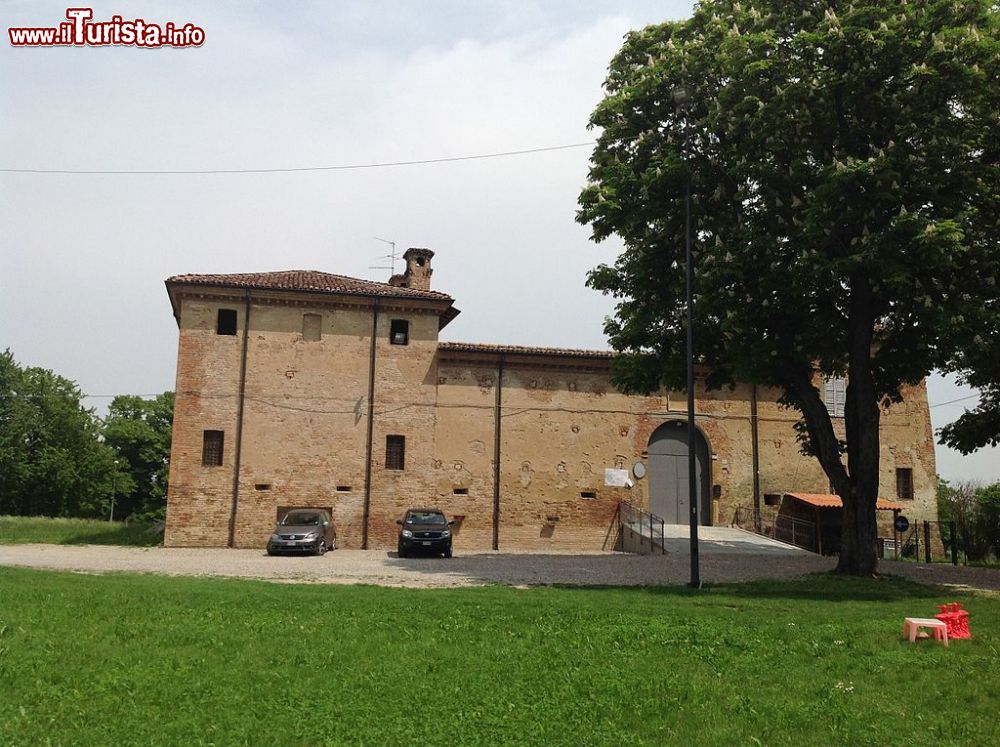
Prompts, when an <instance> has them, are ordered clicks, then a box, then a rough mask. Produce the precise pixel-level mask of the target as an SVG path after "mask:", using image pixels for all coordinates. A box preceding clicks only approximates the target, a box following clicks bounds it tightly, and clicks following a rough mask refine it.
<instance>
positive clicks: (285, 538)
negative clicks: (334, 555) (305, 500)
mask: <svg viewBox="0 0 1000 747" xmlns="http://www.w3.org/2000/svg"><path fill="white" fill-rule="evenodd" d="M336 549H337V533H336V531H335V530H334V528H333V522H332V521H330V514H329V513H328V512H327V511H324V510H323V509H320V508H295V509H292V510H291V511H289V512H288V513H287V514H285V515H284V516H283V517H282V519H281V521H279V522H278V524H277V526H276V527H275V528H274V533H273V534H272V535H271V539H269V540H268V541H267V554H268V555H277V554H278V553H283V552H296V553H299V552H309V553H313V554H314V555H322V554H323V553H325V552H326V551H327V550H336Z"/></svg>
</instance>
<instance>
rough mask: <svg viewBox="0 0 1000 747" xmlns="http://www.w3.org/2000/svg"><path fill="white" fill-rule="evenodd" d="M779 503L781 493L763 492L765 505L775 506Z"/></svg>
mask: <svg viewBox="0 0 1000 747" xmlns="http://www.w3.org/2000/svg"><path fill="white" fill-rule="evenodd" d="M780 503H781V493H764V505H765V506H777V505H778V504H780Z"/></svg>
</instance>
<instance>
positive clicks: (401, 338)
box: [389, 319, 410, 345]
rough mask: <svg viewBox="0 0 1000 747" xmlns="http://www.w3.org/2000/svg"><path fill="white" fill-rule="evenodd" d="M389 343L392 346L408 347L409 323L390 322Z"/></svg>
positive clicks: (403, 321)
mask: <svg viewBox="0 0 1000 747" xmlns="http://www.w3.org/2000/svg"><path fill="white" fill-rule="evenodd" d="M389 342H391V343H392V344H393V345H409V344H410V323H409V322H408V321H406V320H405V319H393V320H392V321H390V322H389Z"/></svg>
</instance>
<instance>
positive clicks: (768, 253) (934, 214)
mask: <svg viewBox="0 0 1000 747" xmlns="http://www.w3.org/2000/svg"><path fill="white" fill-rule="evenodd" d="M997 37H998V23H997V13H996V9H995V8H994V7H993V6H992V4H991V3H990V2H988V1H987V0H947V1H942V2H937V1H933V0H931V1H927V0H921V1H920V2H903V1H900V0H879V1H878V2H875V1H874V0H868V1H859V2H834V1H832V0H831V1H828V2H820V1H817V0H811V1H809V2H806V1H804V0H745V1H744V2H731V1H728V0H715V1H711V0H706V1H705V2H702V3H700V4H699V5H697V6H696V8H695V11H694V14H693V16H692V17H691V18H690V19H689V20H686V21H681V22H673V23H665V24H662V25H656V26H650V27H647V28H645V29H643V30H641V31H636V32H633V33H630V34H629V35H628V36H627V37H626V39H625V43H624V46H623V47H622V49H621V51H620V52H619V53H618V55H617V56H616V57H615V58H614V59H613V60H612V62H611V65H610V71H609V75H608V78H607V81H606V83H605V88H606V97H605V98H604V100H603V101H602V102H601V103H600V104H599V106H598V107H597V109H596V110H595V112H594V113H593V115H592V118H591V125H592V126H594V127H597V128H600V135H599V137H598V143H597V146H596V148H595V150H594V153H593V156H592V168H591V172H590V182H589V184H588V185H587V186H586V188H585V189H584V190H583V192H582V194H581V197H580V205H581V209H580V212H579V215H578V219H579V220H580V221H581V222H584V223H588V224H590V225H591V227H592V230H593V237H594V238H595V240H598V241H600V240H602V239H604V238H607V237H609V236H611V235H613V234H617V235H618V236H620V237H621V239H622V240H623V242H624V251H623V252H622V253H621V255H620V256H619V257H618V258H617V260H616V261H615V263H614V264H613V265H605V266H601V267H598V268H597V269H595V270H594V271H593V272H592V273H591V275H590V279H589V283H590V285H591V286H593V287H594V288H596V289H598V290H601V291H603V292H605V293H610V294H613V295H614V296H615V297H617V298H618V299H619V301H618V305H617V308H616V314H615V317H614V318H612V319H609V320H608V322H607V325H606V331H607V332H608V334H609V337H610V340H611V343H612V345H613V346H614V347H615V348H616V349H617V350H619V351H621V352H622V353H623V355H622V356H620V357H619V360H618V362H617V364H616V373H615V375H616V380H617V383H618V385H619V386H621V387H623V388H624V389H626V390H629V391H651V390H655V389H657V388H659V387H660V386H663V385H666V386H670V387H681V386H683V383H684V364H685V360H684V349H685V345H684V335H685V305H684V257H683V252H684V235H685V227H684V215H685V210H684V194H685V188H686V185H687V184H688V183H689V182H690V185H691V190H692V195H693V227H694V231H695V241H696V260H695V261H696V268H697V269H696V280H695V299H696V304H695V309H696V311H695V319H694V326H695V336H696V337H695V341H696V355H697V358H698V361H699V363H700V364H702V365H703V366H704V367H705V368H706V370H708V371H709V374H708V376H707V384H708V385H709V386H714V387H718V386H724V385H728V384H732V383H734V382H738V381H741V382H755V383H760V384H767V385H774V386H777V387H780V388H781V389H782V391H783V392H784V396H783V402H784V403H785V404H787V405H788V406H789V407H792V408H795V409H797V410H798V411H799V413H800V414H801V421H800V436H801V438H802V440H803V446H804V448H805V449H806V450H807V451H809V452H811V453H813V454H815V455H816V457H817V458H818V460H819V462H820V464H821V465H822V467H823V470H824V471H825V472H826V474H827V476H828V477H829V479H830V483H831V484H832V485H833V487H834V489H835V490H836V492H837V493H838V494H839V495H840V496H841V498H842V500H843V503H844V528H843V536H842V542H841V555H840V561H839V565H838V568H839V570H841V571H842V572H848V573H855V574H870V573H872V572H874V570H875V569H876V564H877V559H876V552H875V539H876V526H875V499H876V497H877V492H878V477H879V418H880V414H881V412H882V408H883V406H884V405H885V404H887V403H890V402H893V401H898V400H899V399H900V393H901V390H902V388H903V387H904V386H905V385H907V384H912V383H916V382H919V381H920V380H921V379H922V377H924V376H925V375H927V374H928V373H929V372H930V371H932V370H934V369H935V368H942V367H946V366H948V365H951V364H952V363H953V362H954V360H955V355H956V351H957V350H960V349H972V348H974V346H975V344H976V343H975V340H976V335H977V334H979V335H980V336H981V335H982V334H983V333H984V331H985V330H986V329H987V328H988V326H989V324H988V321H989V320H988V316H989V313H988V312H989V309H990V304H994V303H995V299H996V297H997V293H998V291H997V287H996V277H997V270H998V269H1000V251H998V238H1000V227H998V220H1000V179H998V169H997V159H998V154H1000V138H998V137H997V132H998V131H1000V116H998V112H1000V107H998V100H1000V98H998V96H1000V87H998V86H997V85H996V81H997V79H998V76H1000V64H998V38H997ZM676 87H683V88H685V89H686V93H687V97H688V100H689V102H690V105H689V106H687V107H681V108H679V107H677V106H676V105H675V101H674V98H673V96H672V92H673V91H674V89H675V88H676ZM987 302H988V303H987ZM992 308H993V309H995V308H996V306H995V305H994V306H993V307H992ZM819 374H825V375H846V376H847V377H848V381H849V383H848V387H847V399H846V408H845V424H844V425H845V439H843V440H842V439H841V438H839V437H838V433H837V431H836V429H835V428H834V424H833V422H832V421H831V418H830V415H829V414H828V412H827V408H826V406H825V404H824V402H823V398H822V396H821V394H820V392H819V390H818V388H817V384H816V382H817V380H818V375H819Z"/></svg>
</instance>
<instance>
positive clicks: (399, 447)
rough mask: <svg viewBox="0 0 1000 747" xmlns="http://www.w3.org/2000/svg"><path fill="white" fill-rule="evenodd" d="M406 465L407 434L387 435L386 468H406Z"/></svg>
mask: <svg viewBox="0 0 1000 747" xmlns="http://www.w3.org/2000/svg"><path fill="white" fill-rule="evenodd" d="M405 466H406V436H386V437H385V468H386V469H400V470H401V469H404V468H405Z"/></svg>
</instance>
